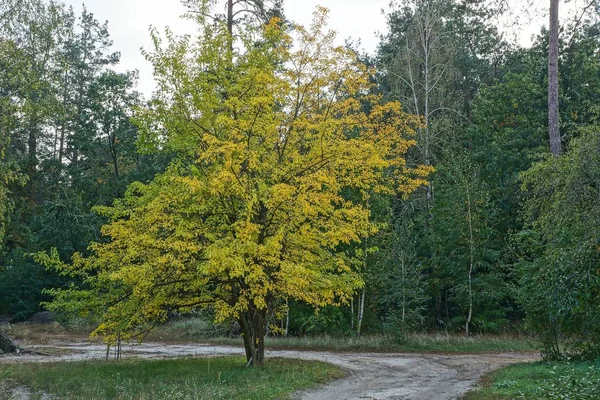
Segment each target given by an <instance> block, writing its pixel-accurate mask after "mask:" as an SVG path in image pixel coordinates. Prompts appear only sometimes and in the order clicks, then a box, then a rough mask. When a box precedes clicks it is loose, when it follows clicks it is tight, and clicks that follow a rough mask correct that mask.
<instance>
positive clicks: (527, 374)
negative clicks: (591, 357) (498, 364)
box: [465, 362, 600, 400]
mask: <svg viewBox="0 0 600 400" xmlns="http://www.w3.org/2000/svg"><path fill="white" fill-rule="evenodd" d="M483 382H484V384H483V387H481V388H478V389H475V390H473V391H471V392H469V393H468V394H467V395H466V396H465V400H471V399H472V400H492V399H494V400H501V399H507V400H508V399H516V398H518V399H546V400H567V399H577V400H580V399H581V400H587V399H589V400H592V399H597V398H598V393H599V391H600V365H598V363H597V362H595V363H589V362H581V363H529V364H516V365H511V366H509V367H506V368H503V369H501V370H499V371H496V372H492V373H490V374H488V376H486V377H484V380H483Z"/></svg>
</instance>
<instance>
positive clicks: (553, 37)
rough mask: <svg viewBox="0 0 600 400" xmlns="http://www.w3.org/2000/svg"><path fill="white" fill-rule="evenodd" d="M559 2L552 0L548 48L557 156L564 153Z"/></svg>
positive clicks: (552, 143)
mask: <svg viewBox="0 0 600 400" xmlns="http://www.w3.org/2000/svg"><path fill="white" fill-rule="evenodd" d="M558 4H559V0H550V32H549V33H550V38H549V49H548V130H549V133H550V151H551V152H552V155H553V156H555V157H557V156H560V155H561V154H562V144H561V138H560V120H559V114H558V30H559V23H558Z"/></svg>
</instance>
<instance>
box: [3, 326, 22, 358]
mask: <svg viewBox="0 0 600 400" xmlns="http://www.w3.org/2000/svg"><path fill="white" fill-rule="evenodd" d="M0 350H1V351H2V353H20V352H21V349H20V348H19V346H17V345H16V344H15V342H13V341H12V339H11V338H9V337H8V335H7V334H6V333H4V332H3V331H0Z"/></svg>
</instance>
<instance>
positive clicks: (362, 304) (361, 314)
mask: <svg viewBox="0 0 600 400" xmlns="http://www.w3.org/2000/svg"><path fill="white" fill-rule="evenodd" d="M366 295H367V289H366V288H363V290H362V292H361V293H360V296H359V297H358V319H357V321H356V336H360V332H361V330H362V322H363V317H364V315H365V297H366Z"/></svg>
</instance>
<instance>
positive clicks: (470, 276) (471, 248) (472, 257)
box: [465, 183, 475, 337]
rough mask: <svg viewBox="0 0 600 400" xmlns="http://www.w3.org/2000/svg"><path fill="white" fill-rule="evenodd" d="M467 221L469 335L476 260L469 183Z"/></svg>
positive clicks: (466, 325) (467, 333)
mask: <svg viewBox="0 0 600 400" xmlns="http://www.w3.org/2000/svg"><path fill="white" fill-rule="evenodd" d="M467 222H468V224H469V273H468V279H469V314H468V316H467V322H466V324H465V333H466V335H467V337H469V334H470V327H471V319H472V318H473V264H474V260H475V243H474V235H473V215H472V212H471V192H470V191H469V184H468V183H467Z"/></svg>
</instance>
